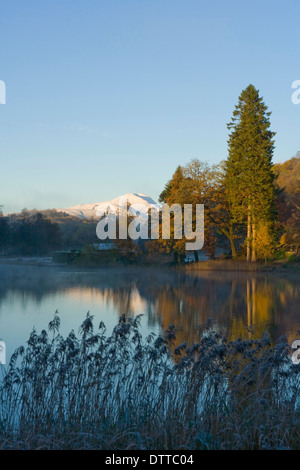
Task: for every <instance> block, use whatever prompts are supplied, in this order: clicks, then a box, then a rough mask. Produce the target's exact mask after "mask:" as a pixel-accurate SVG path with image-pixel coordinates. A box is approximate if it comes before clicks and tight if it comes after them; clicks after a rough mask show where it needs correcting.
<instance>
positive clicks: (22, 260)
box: [0, 256, 300, 274]
mask: <svg viewBox="0 0 300 470" xmlns="http://www.w3.org/2000/svg"><path fill="white" fill-rule="evenodd" d="M0 264H2V265H18V266H48V267H54V266H57V267H59V266H60V267H63V266H64V267H74V268H76V269H78V268H79V267H81V268H91V267H92V268H94V269H95V268H96V269H97V268H120V267H122V268H124V267H138V268H149V267H152V268H161V269H165V268H169V269H174V270H178V271H181V272H186V273H190V274H197V273H201V272H205V271H206V272H207V271H212V272H213V271H215V272H251V273H273V274H274V273H300V262H287V261H273V262H268V263H264V262H259V261H258V262H256V263H247V262H246V261H240V260H239V261H236V260H220V259H215V260H205V261H198V262H190V263H186V264H182V265H175V264H173V263H164V264H160V263H155V262H154V263H145V264H143V263H130V264H122V263H117V264H116V263H104V264H101V265H100V264H99V265H98V266H95V265H93V266H91V265H89V264H88V263H87V264H86V265H85V264H80V265H77V264H72V263H59V262H55V261H53V259H52V257H51V256H41V257H39V256H32V257H30V256H28V257H27V256H11V257H9V256H5V257H3V258H2V257H1V256H0Z"/></svg>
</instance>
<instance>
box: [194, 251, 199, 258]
mask: <svg viewBox="0 0 300 470" xmlns="http://www.w3.org/2000/svg"><path fill="white" fill-rule="evenodd" d="M194 256H195V261H199V256H198V251H197V250H194Z"/></svg>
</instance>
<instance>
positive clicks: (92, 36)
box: [0, 0, 300, 212]
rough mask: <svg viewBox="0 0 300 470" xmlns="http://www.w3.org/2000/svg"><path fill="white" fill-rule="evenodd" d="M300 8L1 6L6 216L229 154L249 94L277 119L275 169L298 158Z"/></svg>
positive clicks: (70, 0) (74, 0) (293, 3)
mask: <svg viewBox="0 0 300 470" xmlns="http://www.w3.org/2000/svg"><path fill="white" fill-rule="evenodd" d="M299 18H300V3H299V1H298V0H283V1H281V0H277V1H276V0H272V1H270V0H263V1H261V0H260V1H257V0H253V1H251V2H247V3H246V2H241V1H240V0H239V1H236V0H227V1H226V2H225V1H224V0H222V1H216V0H210V1H202V0H197V1H196V0H180V1H179V0H51V1H47V2H41V1H40V0H39V1H38V0H26V2H24V0H10V1H9V2H2V4H1V10H0V43H1V55H0V80H4V81H5V83H6V87H7V103H6V105H0V152H1V153H0V154H1V171H0V179H1V183H0V184H1V187H0V204H4V212H11V211H19V210H21V209H22V208H24V207H27V208H28V209H31V208H37V209H46V208H52V207H67V206H70V205H75V204H78V203H88V202H97V201H102V200H107V199H112V198H114V197H116V196H118V195H120V194H123V193H126V192H143V193H146V194H149V195H150V196H152V197H153V198H154V199H157V198H158V195H159V193H160V192H161V190H162V189H163V186H164V184H165V182H166V181H167V180H168V179H169V178H170V177H171V176H172V173H173V172H174V170H175V168H176V166H177V165H178V164H185V163H187V162H188V161H189V160H190V159H191V158H199V159H200V160H205V161H208V162H211V163H217V162H219V161H221V160H222V159H224V158H226V157H227V138H228V131H227V127H226V123H227V122H229V121H230V119H231V116H232V112H233V109H234V106H235V104H237V101H238V97H239V95H240V93H241V91H242V90H243V89H244V88H246V86H247V85H248V84H249V83H252V84H253V85H254V86H256V88H258V89H259V91H260V94H261V96H263V98H264V101H265V103H266V105H267V106H268V107H269V110H270V111H272V116H271V124H272V130H273V131H276V132H277V135H276V149H275V153H274V162H279V161H284V160H287V159H288V158H291V157H292V156H294V155H295V154H296V152H297V151H298V150H300V142H299V127H300V105H294V104H292V102H291V95H292V91H293V90H292V89H291V84H292V82H293V81H294V80H299V79H300V70H299V43H300V33H299Z"/></svg>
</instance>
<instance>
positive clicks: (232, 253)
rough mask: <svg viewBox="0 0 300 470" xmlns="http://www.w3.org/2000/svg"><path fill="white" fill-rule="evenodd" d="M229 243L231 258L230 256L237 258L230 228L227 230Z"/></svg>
mask: <svg viewBox="0 0 300 470" xmlns="http://www.w3.org/2000/svg"><path fill="white" fill-rule="evenodd" d="M229 241H230V247H231V256H232V258H237V252H236V246H235V241H234V235H233V228H232V226H230V228H229Z"/></svg>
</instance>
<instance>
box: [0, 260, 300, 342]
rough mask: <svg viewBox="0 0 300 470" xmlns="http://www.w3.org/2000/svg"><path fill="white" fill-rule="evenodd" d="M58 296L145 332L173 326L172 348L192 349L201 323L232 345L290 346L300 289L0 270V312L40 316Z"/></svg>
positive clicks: (136, 272)
mask: <svg viewBox="0 0 300 470" xmlns="http://www.w3.org/2000/svg"><path fill="white" fill-rule="evenodd" d="M58 292H60V293H63V294H64V295H65V296H67V297H69V298H70V299H71V300H72V301H74V303H76V302H78V301H82V303H83V304H84V301H85V299H86V301H87V303H88V300H89V299H93V301H94V302H96V303H98V302H99V304H101V305H109V306H111V307H112V308H113V309H114V310H115V311H116V312H117V313H118V314H122V313H126V314H128V315H130V316H132V315H135V314H139V313H144V314H145V315H146V318H147V320H148V325H149V327H151V325H155V324H156V323H159V324H160V325H161V327H162V329H166V328H167V327H168V326H169V325H170V324H174V325H176V327H177V328H178V331H177V341H176V342H177V344H179V343H181V342H183V341H188V342H190V343H191V342H194V341H197V339H199V337H200V336H201V333H202V330H203V325H204V324H205V323H206V321H207V320H208V319H209V318H210V319H212V320H213V322H214V323H215V324H217V325H219V326H220V327H221V328H222V329H224V328H225V329H228V330H229V333H230V337H231V338H233V339H234V338H237V337H240V336H241V337H250V338H252V337H259V336H261V334H262V333H263V332H264V331H265V330H268V331H269V333H270V335H271V337H272V338H274V339H275V338H277V337H278V336H280V335H282V334H286V333H289V334H290V338H291V339H295V338H296V337H297V334H296V332H297V329H298V328H299V326H300V321H299V320H300V318H299V308H298V306H299V302H300V284H299V279H297V278H296V277H290V278H289V279H288V278H286V279H281V278H278V277H277V276H272V275H270V274H264V275H255V274H246V273H245V274H242V273H216V272H212V273H208V272H206V273H202V274H199V275H198V276H191V275H186V274H184V273H182V272H176V271H173V270H170V269H160V270H158V269H151V268H139V269H137V268H120V269H116V268H109V269H103V270H102V269H97V270H96V269H95V270H92V269H91V270H77V271H75V270H71V269H66V268H58V267H56V268H55V267H28V266H12V265H6V266H4V265H2V266H1V265H0V307H1V303H2V302H3V301H4V300H7V299H10V298H11V299H12V305H13V299H14V298H19V299H21V300H22V302H23V303H24V305H25V304H26V303H27V302H35V303H37V304H39V305H40V309H41V310H42V309H43V301H44V300H45V299H46V298H48V297H51V296H52V295H54V294H56V293H58ZM0 315H1V310H0Z"/></svg>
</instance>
